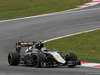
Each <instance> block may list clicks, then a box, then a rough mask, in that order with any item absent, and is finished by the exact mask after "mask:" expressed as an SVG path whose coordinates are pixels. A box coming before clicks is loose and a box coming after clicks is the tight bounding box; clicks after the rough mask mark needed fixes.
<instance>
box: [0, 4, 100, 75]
mask: <svg viewBox="0 0 100 75" xmlns="http://www.w3.org/2000/svg"><path fill="white" fill-rule="evenodd" d="M96 28H100V4H98V5H95V6H92V7H88V8H84V9H81V10H75V11H65V12H62V13H60V14H55V15H50V16H44V17H37V18H30V19H22V20H15V21H6V22H0V75H100V68H89V67H82V66H77V67H75V68H68V67H66V66H65V67H49V68H34V67H33V66H25V65H19V66H9V64H8V61H7V55H8V52H9V51H15V42H18V41H31V40H48V39H51V38H55V37H59V36H63V35H68V34H73V33H78V32H82V31H87V30H91V29H96Z"/></svg>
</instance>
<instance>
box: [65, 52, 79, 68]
mask: <svg viewBox="0 0 100 75" xmlns="http://www.w3.org/2000/svg"><path fill="white" fill-rule="evenodd" d="M65 60H66V63H67V64H68V67H75V66H76V61H77V56H76V54H75V53H74V52H68V53H67V55H66V58H65Z"/></svg>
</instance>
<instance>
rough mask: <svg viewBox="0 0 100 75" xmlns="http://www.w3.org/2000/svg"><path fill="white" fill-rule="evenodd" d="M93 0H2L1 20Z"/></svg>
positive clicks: (59, 9) (0, 5) (73, 6)
mask: <svg viewBox="0 0 100 75" xmlns="http://www.w3.org/2000/svg"><path fill="white" fill-rule="evenodd" d="M89 1H92V0H0V20H4V19H13V18H21V17H27V16H34V15H41V14H46V13H52V12H58V11H63V10H68V9H73V8H77V7H78V6H79V5H81V4H84V3H87V2H89Z"/></svg>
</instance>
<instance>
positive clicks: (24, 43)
mask: <svg viewBox="0 0 100 75" xmlns="http://www.w3.org/2000/svg"><path fill="white" fill-rule="evenodd" d="M35 43H36V42H35V41H31V42H17V43H16V51H17V52H18V54H19V53H20V51H21V47H30V46H34V44H35Z"/></svg>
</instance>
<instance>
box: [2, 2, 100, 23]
mask: <svg viewBox="0 0 100 75" xmlns="http://www.w3.org/2000/svg"><path fill="white" fill-rule="evenodd" d="M93 1H95V0H93ZM98 4H99V3H98ZM95 5H96V4H95ZM91 6H94V5H91ZM91 6H88V7H91ZM83 8H86V7H81V6H79V7H77V8H74V9H69V10H65V11H59V12H54V13H47V14H43V15H36V16H29V17H23V18H16V19H8V20H1V21H0V22H9V21H17V20H24V19H31V18H37V17H45V16H51V15H58V14H62V13H63V14H64V12H68V11H70V12H71V11H74V10H78V9H83Z"/></svg>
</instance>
